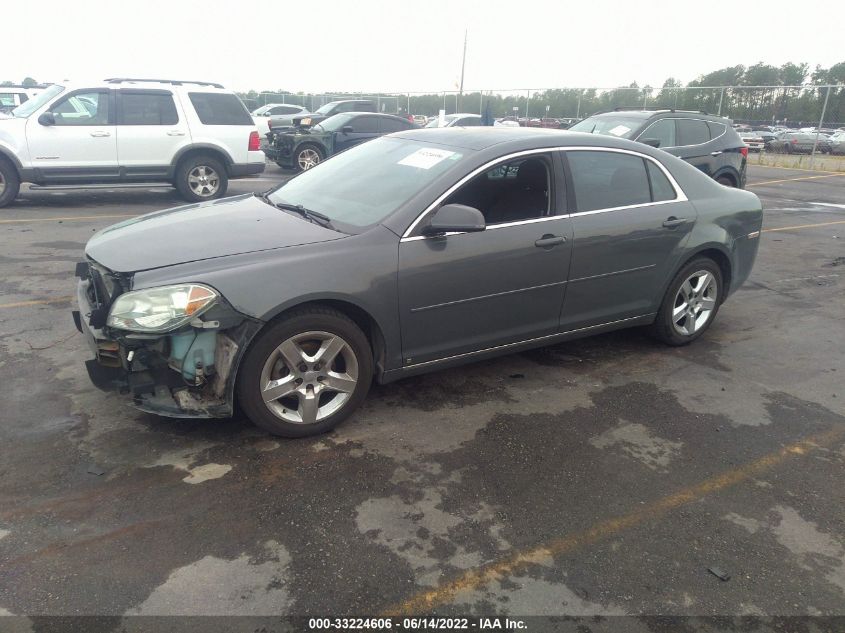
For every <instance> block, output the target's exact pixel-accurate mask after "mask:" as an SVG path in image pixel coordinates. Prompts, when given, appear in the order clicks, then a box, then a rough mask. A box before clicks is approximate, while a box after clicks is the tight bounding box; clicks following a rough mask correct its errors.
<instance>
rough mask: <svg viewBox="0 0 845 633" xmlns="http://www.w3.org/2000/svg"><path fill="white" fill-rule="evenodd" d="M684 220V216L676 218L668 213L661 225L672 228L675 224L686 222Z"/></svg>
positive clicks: (679, 224)
mask: <svg viewBox="0 0 845 633" xmlns="http://www.w3.org/2000/svg"><path fill="white" fill-rule="evenodd" d="M686 221H687V219H686V218H676V217H675V216H674V215H670V216H669V217H668V218H666V219H665V220H664V221H663V226H665V227H666V228H667V229H674V228H675V227H676V226H681V225H682V224H686Z"/></svg>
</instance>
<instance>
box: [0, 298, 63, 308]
mask: <svg viewBox="0 0 845 633" xmlns="http://www.w3.org/2000/svg"><path fill="white" fill-rule="evenodd" d="M72 299H73V297H56V298H55V299H33V300H32V301H17V302H15V303H0V309H2V308H25V307H27V306H38V305H44V304H47V303H62V302H64V301H71V300H72Z"/></svg>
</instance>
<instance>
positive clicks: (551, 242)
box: [534, 234, 566, 248]
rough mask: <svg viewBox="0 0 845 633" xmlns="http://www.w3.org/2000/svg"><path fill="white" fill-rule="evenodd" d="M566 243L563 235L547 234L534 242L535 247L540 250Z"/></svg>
mask: <svg viewBox="0 0 845 633" xmlns="http://www.w3.org/2000/svg"><path fill="white" fill-rule="evenodd" d="M565 241H566V238H565V237H564V236H563V235H551V234H546V235H544V236H543V237H541V238H540V239H539V240H537V241H536V242H534V246H538V247H540V248H549V247H552V246H557V245H558V244H563V243H564V242H565Z"/></svg>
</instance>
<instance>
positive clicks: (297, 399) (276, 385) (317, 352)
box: [238, 307, 373, 437]
mask: <svg viewBox="0 0 845 633" xmlns="http://www.w3.org/2000/svg"><path fill="white" fill-rule="evenodd" d="M372 376H373V356H372V350H371V348H370V344H369V342H368V341H367V337H366V336H364V333H363V332H362V331H361V329H360V328H359V327H358V326H357V325H355V323H354V322H352V321H351V320H350V319H349V318H347V317H346V316H345V315H343V314H341V313H340V312H337V311H335V310H331V309H329V308H322V307H313V308H308V309H303V310H297V311H295V312H292V313H291V314H289V315H288V316H287V317H286V318H284V319H282V320H281V321H279V322H277V323H274V324H273V325H271V326H269V327H268V329H267V330H266V331H264V332H263V333H261V334H259V335H258V338H257V340H256V341H255V343H254V344H253V345H252V346H251V347H250V349H249V351H248V352H247V354H246V357H245V358H244V361H243V365H242V368H241V371H240V373H239V376H238V402H239V404H240V406H241V408H242V409H243V411H244V412H245V413H246V414H247V416H249V418H250V420H252V421H253V422H254V423H255V424H256V425H258V426H260V427H261V428H263V429H264V430H266V431H269V432H270V433H272V434H274V435H281V436H284V437H306V436H309V435H317V434H319V433H325V432H327V431H330V430H331V429H333V428H334V427H336V426H337V425H338V424H340V423H341V422H342V421H343V420H345V419H346V418H347V417H349V415H351V414H352V412H353V411H355V409H357V408H358V406H359V405H360V404H361V402H363V400H364V398H365V397H366V395H367V391H369V388H370V383H371V382H372Z"/></svg>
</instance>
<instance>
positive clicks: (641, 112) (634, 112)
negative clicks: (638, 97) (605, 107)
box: [587, 109, 729, 123]
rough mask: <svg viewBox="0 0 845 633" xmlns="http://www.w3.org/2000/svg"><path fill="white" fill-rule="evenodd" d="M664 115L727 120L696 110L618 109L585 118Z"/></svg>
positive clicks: (722, 121)
mask: <svg viewBox="0 0 845 633" xmlns="http://www.w3.org/2000/svg"><path fill="white" fill-rule="evenodd" d="M666 114H670V115H681V116H694V117H695V118H697V119H704V120H706V121H718V122H720V123H724V122H725V121H727V120H729V119H728V118H727V117H723V116H719V115H718V114H708V113H707V112H699V111H697V110H671V109H666V110H626V109H619V110H609V111H605V112H596V113H595V114H591V115H590V116H589V117H587V118H592V117H612V116H629V117H632V118H637V119H643V120H645V119H650V118H652V117H656V116H663V115H666Z"/></svg>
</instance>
